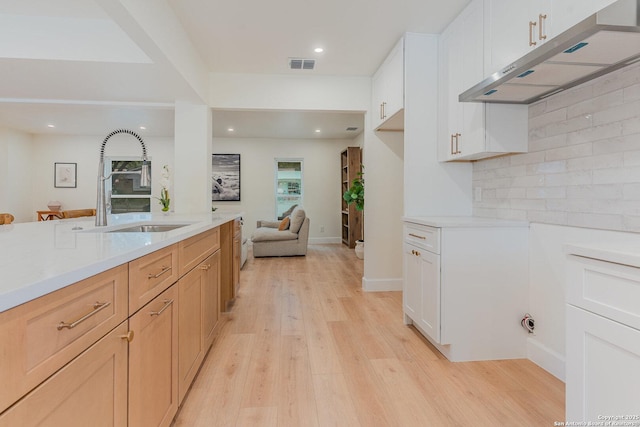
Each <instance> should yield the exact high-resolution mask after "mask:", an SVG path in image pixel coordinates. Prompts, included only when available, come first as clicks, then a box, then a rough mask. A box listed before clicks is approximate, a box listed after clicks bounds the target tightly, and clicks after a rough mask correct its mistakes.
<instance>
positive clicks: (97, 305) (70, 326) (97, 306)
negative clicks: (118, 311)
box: [58, 302, 111, 331]
mask: <svg viewBox="0 0 640 427" xmlns="http://www.w3.org/2000/svg"><path fill="white" fill-rule="evenodd" d="M110 305H111V303H110V302H96V303H95V304H93V311H90V312H89V313H87V314H85V315H84V316H82V317H81V318H79V319H78V320H76V321H75V322H71V323H65V322H60V323H58V330H59V331H60V330H62V329H65V328H67V329H73V328H75V327H76V326H78V325H79V324H80V323H82V322H84V321H85V320H87V319H88V318H90V317H91V316H93V315H95V314H97V313H98V312H99V311H101V310H104V309H105V308H107V307H109V306H110Z"/></svg>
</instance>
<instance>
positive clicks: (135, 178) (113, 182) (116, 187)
mask: <svg viewBox="0 0 640 427" xmlns="http://www.w3.org/2000/svg"><path fill="white" fill-rule="evenodd" d="M149 164H151V161H149ZM105 169H106V170H105V176H109V174H111V177H110V178H109V179H108V180H107V182H106V191H107V194H108V195H109V199H110V203H111V213H114V214H118V213H127V212H151V187H141V186H140V171H141V169H142V160H140V158H137V159H136V158H114V157H112V158H107V159H106V161H105Z"/></svg>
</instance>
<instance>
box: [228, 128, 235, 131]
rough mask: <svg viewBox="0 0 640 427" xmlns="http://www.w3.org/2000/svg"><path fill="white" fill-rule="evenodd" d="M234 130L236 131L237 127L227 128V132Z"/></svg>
mask: <svg viewBox="0 0 640 427" xmlns="http://www.w3.org/2000/svg"><path fill="white" fill-rule="evenodd" d="M233 131H235V129H234V128H229V129H227V132H233Z"/></svg>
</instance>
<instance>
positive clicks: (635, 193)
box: [622, 183, 640, 200]
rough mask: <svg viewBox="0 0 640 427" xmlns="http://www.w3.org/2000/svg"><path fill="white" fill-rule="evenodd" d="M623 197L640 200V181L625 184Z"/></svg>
mask: <svg viewBox="0 0 640 427" xmlns="http://www.w3.org/2000/svg"><path fill="white" fill-rule="evenodd" d="M622 198H623V199H624V200H640V183H633V184H624V185H623V186H622Z"/></svg>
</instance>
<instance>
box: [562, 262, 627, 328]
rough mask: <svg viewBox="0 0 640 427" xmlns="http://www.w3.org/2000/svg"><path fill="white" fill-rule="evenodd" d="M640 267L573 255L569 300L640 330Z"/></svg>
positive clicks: (570, 269) (568, 266) (570, 302)
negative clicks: (639, 302)
mask: <svg viewBox="0 0 640 427" xmlns="http://www.w3.org/2000/svg"><path fill="white" fill-rule="evenodd" d="M638 301H640V268H636V267H629V266H625V265H620V264H614V263H610V262H604V261H599V260H595V259H590V258H584V257H580V256H573V255H570V256H569V260H568V263H567V302H568V303H569V304H571V305H575V306H576V307H581V308H583V309H585V310H588V311H591V312H593V313H596V314H599V315H601V316H604V317H607V318H609V319H611V320H615V321H617V322H620V323H622V324H624V325H627V326H631V327H633V328H636V329H640V304H638Z"/></svg>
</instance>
